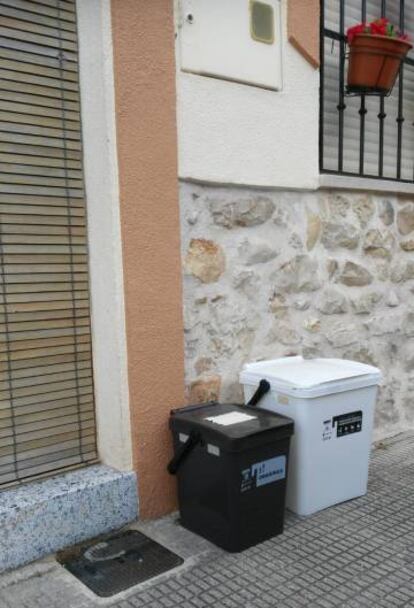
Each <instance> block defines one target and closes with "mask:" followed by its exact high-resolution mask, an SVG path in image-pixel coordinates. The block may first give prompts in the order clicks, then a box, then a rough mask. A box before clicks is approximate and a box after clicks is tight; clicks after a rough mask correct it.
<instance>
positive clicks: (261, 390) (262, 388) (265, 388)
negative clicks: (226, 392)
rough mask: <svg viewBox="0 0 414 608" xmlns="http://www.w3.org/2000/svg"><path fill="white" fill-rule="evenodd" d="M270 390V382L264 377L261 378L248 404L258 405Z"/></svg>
mask: <svg viewBox="0 0 414 608" xmlns="http://www.w3.org/2000/svg"><path fill="white" fill-rule="evenodd" d="M269 391H270V383H269V382H268V381H267V380H265V379H264V378H263V380H260V382H259V386H258V387H257V389H256V392H255V393H254V395H253V396H252V398H251V399H250V401H248V403H247V405H252V406H254V405H257V404H258V403H259V401H260V400H261V399H262V398H263V397H264V396H265V395H266V394H267V393H268V392H269Z"/></svg>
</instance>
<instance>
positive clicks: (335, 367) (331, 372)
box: [240, 357, 381, 515]
mask: <svg viewBox="0 0 414 608" xmlns="http://www.w3.org/2000/svg"><path fill="white" fill-rule="evenodd" d="M262 379H266V380H267V381H268V382H269V383H270V386H271V390H270V391H269V392H268V393H267V394H266V395H265V397H263V398H262V400H261V401H260V407H263V408H265V409H268V410H271V411H274V412H277V413H279V414H284V415H285V416H289V417H290V418H293V420H294V421H295V434H294V435H293V437H292V440H291V447H290V463H289V473H288V486H287V500H286V504H287V507H288V508H289V509H291V510H292V511H294V512H295V513H298V514H299V515H310V514H311V513H315V512H316V511H319V510H321V509H325V508H326V507H329V506H330V505H334V504H337V503H340V502H343V501H345V500H350V499H351V498H356V497H357V496H362V495H363V494H365V493H366V491H367V482H368V466H369V454H370V448H371V440H372V427H373V419H374V406H375V400H376V394H377V386H378V384H379V383H380V381H381V373H380V371H379V370H378V369H377V368H376V367H372V366H370V365H364V364H362V363H357V362H354V361H346V360H343V359H303V358H302V357H284V358H283V359H275V360H272V361H261V362H259V363H249V364H247V365H245V366H244V368H243V371H242V372H241V374H240V382H241V383H242V384H243V385H244V397H245V401H246V403H247V401H248V400H249V399H250V397H251V396H252V395H253V393H254V391H255V390H256V388H257V385H258V383H259V382H260V380H262Z"/></svg>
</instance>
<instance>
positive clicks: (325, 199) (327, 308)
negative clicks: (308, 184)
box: [181, 183, 414, 438]
mask: <svg viewBox="0 0 414 608" xmlns="http://www.w3.org/2000/svg"><path fill="white" fill-rule="evenodd" d="M181 213H182V224H181V225H182V244H183V268H184V308H185V311H184V312H185V347H186V376H187V384H188V391H189V400H191V401H202V400H205V399H211V398H216V397H218V396H219V397H220V399H222V400H224V401H228V400H233V399H236V400H240V399H242V393H241V388H240V386H239V384H238V373H239V371H240V369H241V367H242V365H243V364H244V363H245V362H248V361H253V360H258V359H263V358H274V357H280V356H286V355H290V354H304V355H305V356H324V357H345V358H348V359H354V360H357V361H362V362H366V363H370V364H373V365H376V366H378V367H379V368H380V369H381V370H382V371H383V373H384V385H383V387H382V388H381V391H380V397H379V403H378V406H377V415H376V437H377V438H378V437H384V436H387V435H392V434H394V433H396V432H398V431H400V430H403V429H406V428H409V427H412V426H413V425H414V407H413V405H412V399H413V397H414V302H413V293H414V255H413V252H414V202H411V201H410V200H409V199H407V198H402V197H400V198H398V197H396V196H381V195H370V194H366V193H362V192H361V193H355V192H352V193H351V192H341V191H319V192H279V191H271V192H269V191H259V190H251V189H245V188H214V187H207V186H198V185H193V184H189V183H183V184H182V185H181Z"/></svg>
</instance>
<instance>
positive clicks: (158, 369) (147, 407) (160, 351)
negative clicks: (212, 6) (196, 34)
mask: <svg viewBox="0 0 414 608" xmlns="http://www.w3.org/2000/svg"><path fill="white" fill-rule="evenodd" d="M172 10H173V3H172V2H170V0H151V2H148V1H147V0H112V36H113V46H114V73H115V103H116V125H117V146H118V163H119V183H120V199H121V203H120V205H121V231H122V245H123V263H124V281H125V312H126V331H127V349H128V373H129V391H130V408H131V426H132V441H133V450H134V464H135V468H136V470H137V473H138V492H139V500H140V516H141V517H156V516H158V515H161V514H163V513H166V512H168V511H171V510H172V509H173V508H174V506H175V481H174V480H173V479H171V478H170V477H169V476H168V474H167V473H166V465H167V462H168V459H169V457H170V454H171V442H170V435H169V430H168V415H169V411H170V409H171V408H172V407H174V406H175V407H176V406H179V405H181V404H183V403H184V369H183V366H184V355H183V321H182V289H181V266H180V227H179V207H178V183H177V133H176V104H175V99H176V93H175V59H174V28H173V13H172Z"/></svg>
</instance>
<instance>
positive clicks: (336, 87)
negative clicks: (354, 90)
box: [320, 0, 414, 182]
mask: <svg viewBox="0 0 414 608" xmlns="http://www.w3.org/2000/svg"><path fill="white" fill-rule="evenodd" d="M322 9H323V10H322V15H323V30H322V31H323V34H324V35H323V37H322V50H323V53H322V71H321V142H320V143H321V159H320V161H321V162H320V164H321V170H322V171H324V172H331V173H339V174H345V175H346V174H348V175H354V176H363V177H376V178H378V177H379V178H384V179H392V180H397V181H406V182H412V181H413V180H414V174H413V172H414V127H413V123H414V53H413V52H411V53H410V54H409V56H408V58H407V60H406V61H405V62H404V66H403V69H402V72H401V74H402V77H400V79H399V80H398V81H397V83H396V84H395V86H394V89H393V92H392V94H391V95H390V96H389V97H385V98H384V97H382V98H381V97H372V96H368V95H363V96H354V97H352V96H346V95H344V86H345V85H346V65H347V61H345V63H344V65H345V69H344V71H343V72H341V45H342V53H343V54H344V53H345V52H346V46H345V38H344V34H345V33H346V30H347V28H348V27H349V26H351V25H355V24H356V23H359V22H361V21H367V22H369V21H372V20H374V19H378V18H380V17H381V16H386V17H387V18H388V19H389V20H390V21H391V22H392V23H394V24H395V25H397V26H400V27H402V28H403V29H404V30H405V32H407V33H408V34H410V35H411V36H413V35H414V5H413V3H411V2H404V0H382V1H376V0H322ZM341 16H342V18H341Z"/></svg>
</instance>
